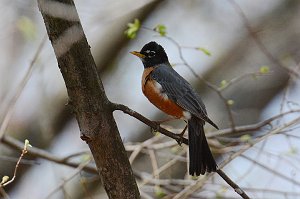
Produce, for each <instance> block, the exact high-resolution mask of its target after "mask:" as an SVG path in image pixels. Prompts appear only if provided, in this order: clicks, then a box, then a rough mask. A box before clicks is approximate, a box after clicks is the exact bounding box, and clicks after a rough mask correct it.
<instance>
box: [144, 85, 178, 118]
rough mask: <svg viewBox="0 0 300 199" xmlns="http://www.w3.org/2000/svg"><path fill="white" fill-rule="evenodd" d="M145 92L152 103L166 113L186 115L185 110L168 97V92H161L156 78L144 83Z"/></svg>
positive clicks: (175, 115)
mask: <svg viewBox="0 0 300 199" xmlns="http://www.w3.org/2000/svg"><path fill="white" fill-rule="evenodd" d="M143 93H144V95H145V96H146V97H147V98H148V100H149V101H150V102H151V103H152V104H154V105H155V106H156V107H157V108H158V109H160V110H161V111H163V112H165V113H166V114H168V115H171V116H174V117H176V118H182V117H184V110H183V109H182V108H181V107H180V106H178V105H177V104H176V103H174V102H173V101H171V100H170V99H168V97H167V96H166V94H164V93H161V89H160V88H159V86H158V85H157V83H156V82H155V81H154V80H148V81H147V82H145V84H144V85H143Z"/></svg>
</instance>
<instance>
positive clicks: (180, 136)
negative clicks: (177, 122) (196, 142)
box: [176, 125, 187, 146]
mask: <svg viewBox="0 0 300 199" xmlns="http://www.w3.org/2000/svg"><path fill="white" fill-rule="evenodd" d="M186 129H187V125H185V127H184V129H183V130H182V132H181V133H179V134H177V135H178V137H179V138H178V139H176V141H177V143H178V144H179V145H180V146H181V144H182V143H183V135H184V133H185V131H186Z"/></svg>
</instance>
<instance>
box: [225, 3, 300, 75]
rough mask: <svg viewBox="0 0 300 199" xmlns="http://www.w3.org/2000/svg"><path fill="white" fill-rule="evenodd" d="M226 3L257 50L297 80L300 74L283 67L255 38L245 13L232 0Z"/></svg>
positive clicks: (257, 38) (258, 39) (256, 37)
mask: <svg viewBox="0 0 300 199" xmlns="http://www.w3.org/2000/svg"><path fill="white" fill-rule="evenodd" d="M228 2H229V3H230V4H231V5H232V6H233V8H234V9H235V11H236V12H237V13H238V14H239V16H240V17H241V19H242V21H243V23H244V25H245V27H246V29H247V31H248V32H249V34H250V36H251V37H252V39H253V40H254V42H255V43H256V45H257V46H258V48H259V49H260V50H261V52H262V53H263V54H264V55H265V56H266V57H267V58H268V59H269V60H270V61H271V62H273V64H275V66H277V67H280V68H283V69H284V70H286V71H287V72H288V73H289V74H292V75H294V76H296V77H298V78H300V74H299V73H297V72H296V71H294V70H293V69H291V68H288V67H284V66H283V65H282V64H281V63H280V61H279V60H278V59H277V58H275V57H274V56H273V55H272V54H271V52H270V51H269V50H268V48H267V47H266V46H265V45H264V43H263V42H262V41H261V40H260V38H259V37H258V36H257V33H256V32H255V31H254V30H253V28H252V27H251V24H250V22H249V20H248V18H247V16H246V15H245V13H244V12H243V10H242V9H241V7H240V6H239V5H238V4H237V3H236V2H235V1H234V0H228Z"/></svg>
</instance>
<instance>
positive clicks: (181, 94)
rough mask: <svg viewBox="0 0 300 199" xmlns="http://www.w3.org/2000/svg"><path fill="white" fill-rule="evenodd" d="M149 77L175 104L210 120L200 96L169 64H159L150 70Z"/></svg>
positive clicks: (205, 119) (203, 118)
mask: <svg viewBox="0 0 300 199" xmlns="http://www.w3.org/2000/svg"><path fill="white" fill-rule="evenodd" d="M151 78H153V79H154V80H156V81H157V82H158V83H159V84H160V85H161V86H162V92H163V93H165V94H166V95H167V96H168V97H169V99H171V100H172V101H173V102H175V103H176V104H177V105H179V106H180V107H182V108H183V109H185V110H187V111H189V112H190V113H192V114H193V115H195V116H196V117H198V118H200V119H202V120H204V121H207V122H209V121H210V120H209V119H208V117H207V113H206V109H205V105H204V104H203V102H202V100H201V98H200V96H199V95H198V94H197V92H196V91H195V90H194V89H193V88H192V86H191V85H190V84H189V83H188V82H187V81H186V80H185V79H184V78H183V77H181V76H180V75H179V74H178V73H177V72H176V71H175V70H174V69H173V68H172V67H171V66H168V65H166V64H162V65H159V66H158V67H157V68H155V70H153V71H152V73H151Z"/></svg>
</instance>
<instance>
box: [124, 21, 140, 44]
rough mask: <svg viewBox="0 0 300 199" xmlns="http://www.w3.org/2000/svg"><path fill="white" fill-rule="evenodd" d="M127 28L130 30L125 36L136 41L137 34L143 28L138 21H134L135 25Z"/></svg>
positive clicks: (128, 25) (131, 24)
mask: <svg viewBox="0 0 300 199" xmlns="http://www.w3.org/2000/svg"><path fill="white" fill-rule="evenodd" d="M127 27H128V28H127V29H126V30H125V32H124V34H125V35H126V36H127V37H128V38H129V39H134V38H136V35H137V32H138V31H139V29H140V28H141V22H140V20H138V19H134V21H133V23H128V24H127Z"/></svg>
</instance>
